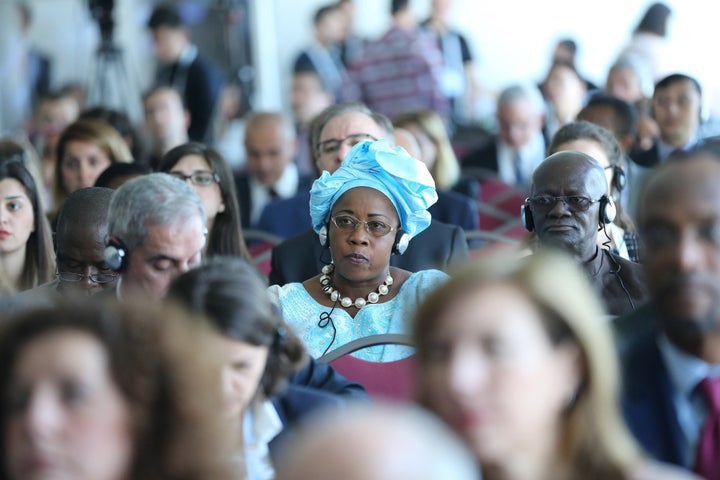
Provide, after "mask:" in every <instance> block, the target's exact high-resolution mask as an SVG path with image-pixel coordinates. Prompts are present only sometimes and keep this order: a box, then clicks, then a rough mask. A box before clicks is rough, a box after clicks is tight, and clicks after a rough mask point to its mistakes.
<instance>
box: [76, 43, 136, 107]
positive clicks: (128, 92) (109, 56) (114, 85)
mask: <svg viewBox="0 0 720 480" xmlns="http://www.w3.org/2000/svg"><path fill="white" fill-rule="evenodd" d="M91 72H92V73H91V75H92V77H91V78H90V82H88V85H89V88H88V105H89V106H103V107H107V108H115V109H117V110H120V111H123V112H125V113H127V114H128V115H129V116H130V117H137V114H138V112H139V111H140V106H139V98H140V95H139V92H136V91H133V86H134V84H133V82H132V81H131V79H130V76H129V75H128V71H127V68H126V66H125V59H124V55H123V50H122V48H120V47H118V46H117V45H115V44H113V43H112V42H110V41H104V40H103V41H102V42H101V44H100V47H99V48H98V49H97V51H96V52H95V61H94V67H93V68H92V69H91Z"/></svg>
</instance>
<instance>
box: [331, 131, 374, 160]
mask: <svg viewBox="0 0 720 480" xmlns="http://www.w3.org/2000/svg"><path fill="white" fill-rule="evenodd" d="M365 140H371V141H373V142H376V141H377V138H375V137H373V136H372V135H370V134H369V133H353V134H352V135H348V136H347V137H345V138H341V139H339V140H337V139H330V140H325V141H324V142H320V143H318V144H317V150H318V152H320V155H333V154H335V153H337V152H338V150H340V147H341V146H342V145H343V144H345V145H347V146H349V147H354V146H355V145H357V144H358V143H360V142H364V141H365Z"/></svg>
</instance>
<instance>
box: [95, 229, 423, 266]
mask: <svg viewBox="0 0 720 480" xmlns="http://www.w3.org/2000/svg"><path fill="white" fill-rule="evenodd" d="M318 240H320V245H322V247H323V248H330V237H329V236H328V227H327V225H323V226H322V227H321V228H320V231H319V232H318ZM408 245H410V235H408V234H407V233H405V232H403V231H402V230H398V231H397V233H396V234H395V242H394V243H393V248H392V253H393V254H395V255H402V254H403V253H405V250H407V248H408ZM108 265H109V264H108Z"/></svg>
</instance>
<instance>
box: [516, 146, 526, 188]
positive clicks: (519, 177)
mask: <svg viewBox="0 0 720 480" xmlns="http://www.w3.org/2000/svg"><path fill="white" fill-rule="evenodd" d="M513 163H514V164H515V182H516V183H517V185H518V186H519V187H524V186H525V175H523V170H522V157H521V156H520V152H518V151H517V150H515V151H514V152H513Z"/></svg>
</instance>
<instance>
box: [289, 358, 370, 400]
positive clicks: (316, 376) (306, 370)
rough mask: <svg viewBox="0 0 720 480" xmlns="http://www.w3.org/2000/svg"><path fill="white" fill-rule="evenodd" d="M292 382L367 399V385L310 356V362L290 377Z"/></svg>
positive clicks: (326, 391) (327, 391) (350, 396)
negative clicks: (352, 379)
mask: <svg viewBox="0 0 720 480" xmlns="http://www.w3.org/2000/svg"><path fill="white" fill-rule="evenodd" d="M290 384H291V385H296V386H300V387H307V388H314V389H318V390H322V391H324V392H325V393H332V394H335V395H343V396H345V397H348V398H351V399H367V398H368V396H367V393H366V392H365V387H363V386H362V385H360V384H359V383H357V382H353V381H350V380H348V379H347V378H345V377H344V376H342V375H340V374H339V373H337V372H336V371H335V369H334V368H332V367H331V366H330V365H328V364H327V363H322V362H318V361H317V360H316V359H314V358H312V357H310V356H308V363H307V365H305V367H303V368H302V369H300V370H299V371H297V372H295V374H293V376H292V377H290Z"/></svg>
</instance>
